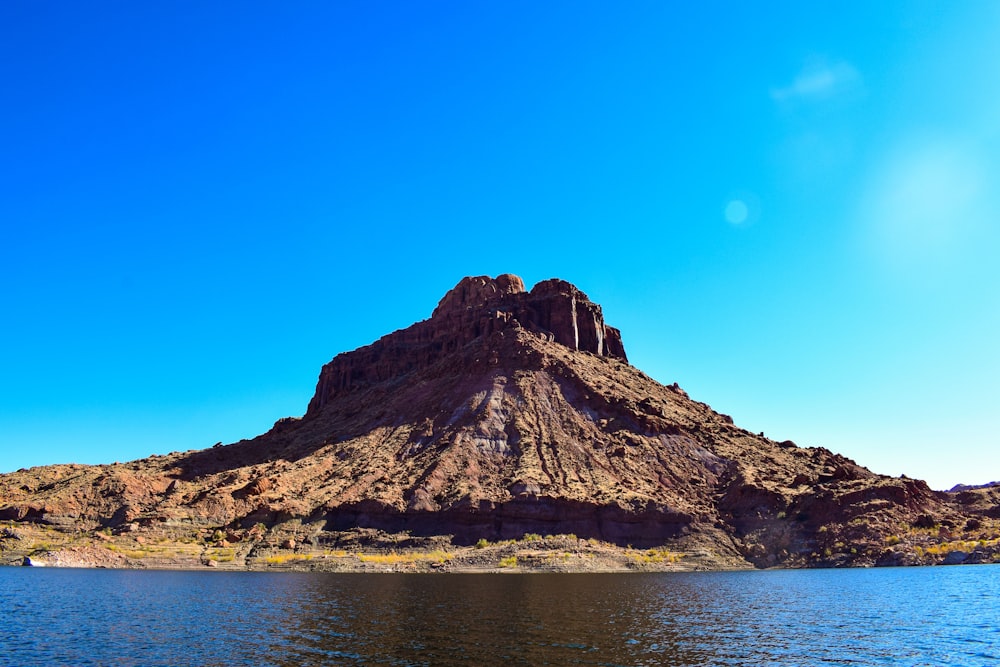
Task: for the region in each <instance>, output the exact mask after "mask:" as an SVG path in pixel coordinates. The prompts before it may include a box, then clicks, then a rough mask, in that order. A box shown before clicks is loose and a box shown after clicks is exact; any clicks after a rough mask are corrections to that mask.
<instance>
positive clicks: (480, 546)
mask: <svg viewBox="0 0 1000 667" xmlns="http://www.w3.org/2000/svg"><path fill="white" fill-rule="evenodd" d="M488 546H490V543H489V542H488V541H487V540H486V538H485V537H480V538H479V541H478V542H476V548H477V549H485V548H486V547H488Z"/></svg>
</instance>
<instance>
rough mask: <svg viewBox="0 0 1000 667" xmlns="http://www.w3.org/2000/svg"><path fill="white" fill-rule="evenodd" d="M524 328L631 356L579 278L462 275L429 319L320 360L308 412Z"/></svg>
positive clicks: (594, 350) (577, 346)
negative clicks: (528, 282) (529, 280)
mask: <svg viewBox="0 0 1000 667" xmlns="http://www.w3.org/2000/svg"><path fill="white" fill-rule="evenodd" d="M516 329H522V330H526V331H528V332H531V333H533V334H536V335H538V336H539V337H541V338H544V339H546V340H549V341H552V342H556V343H560V344H562V345H565V346H566V347H569V348H571V349H573V350H577V351H581V352H589V353H591V354H595V355H597V356H602V357H612V358H616V359H621V360H623V361H627V360H628V359H627V357H626V355H625V347H624V346H623V345H622V338H621V332H619V331H618V329H616V328H614V327H612V326H608V325H607V324H605V322H604V314H603V312H602V311H601V307H600V306H599V305H597V304H596V303H594V302H592V301H591V300H590V298H589V297H587V295H586V294H584V293H583V291H582V290H580V289H579V288H577V287H576V286H575V285H573V284H571V283H568V282H566V281H565V280H559V279H557V278H552V279H549V280H543V281H542V282H540V283H538V284H537V285H535V286H534V287H533V288H532V289H531V291H530V292H528V291H526V290H525V287H524V281H523V280H521V278H519V277H518V276H515V275H513V274H510V273H504V274H501V275H499V276H497V277H496V278H490V277H489V276H469V277H465V278H462V280H460V281H459V282H458V284H457V285H455V287H453V288H452V289H451V290H449V291H448V293H447V294H445V295H444V297H443V298H442V299H441V301H440V302H439V303H438V306H437V308H435V309H434V312H433V313H432V314H431V317H430V319H427V320H423V321H422V322H417V323H416V324H413V325H411V326H409V327H407V328H405V329H401V330H399V331H395V332H393V333H391V334H388V335H387V336H383V337H382V338H380V339H379V340H377V341H375V342H374V343H372V344H371V345H366V346H365V347H361V348H358V349H357V350H354V351H351V352H344V353H343V354H339V355H337V356H336V357H334V359H333V360H332V361H331V362H330V363H328V364H326V365H325V366H324V367H323V370H322V371H321V372H320V377H319V381H318V382H317V384H316V393H315V395H314V396H313V399H312V400H311V401H310V403H309V409H308V410H307V412H306V416H307V417H309V416H313V415H315V414H316V413H317V411H318V410H320V409H321V408H322V407H323V406H324V405H326V404H327V403H328V402H329V401H330V400H331V399H333V398H335V397H336V396H340V395H343V394H344V393H346V392H351V391H356V390H359V389H361V388H363V387H367V386H371V385H373V384H376V383H379V382H384V381H387V380H391V379H393V378H398V377H402V376H405V375H408V374H410V373H413V372H415V371H417V370H420V369H423V368H426V367H427V366H429V365H431V364H433V363H436V362H437V361H439V360H440V359H442V358H444V357H445V356H447V355H450V354H453V353H455V352H457V351H458V350H459V349H460V348H462V347H464V346H466V345H469V344H471V343H473V342H475V341H477V340H480V339H482V340H486V339H488V338H489V337H491V336H492V335H494V334H496V333H497V332H500V331H505V330H516Z"/></svg>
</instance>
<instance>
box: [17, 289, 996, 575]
mask: <svg viewBox="0 0 1000 667" xmlns="http://www.w3.org/2000/svg"><path fill="white" fill-rule="evenodd" d="M0 519H6V520H10V521H12V522H14V523H15V524H17V523H18V522H20V524H21V525H22V526H25V525H43V526H49V527H53V528H55V529H59V530H67V531H79V530H84V531H105V532H107V531H111V532H113V533H116V534H117V533H121V532H123V531H124V532H126V533H127V532H129V531H133V530H136V531H142V530H153V529H154V528H155V527H157V526H159V527H161V529H163V530H167V529H168V528H169V529H171V530H173V529H176V530H180V529H181V528H182V527H189V526H197V527H199V529H200V530H203V531H206V534H208V535H213V536H214V537H213V539H215V540H217V541H218V542H219V543H222V542H225V543H231V542H233V541H239V540H243V542H241V544H247V543H249V541H252V540H260V539H263V538H262V537H261V536H262V535H263V534H265V533H266V532H267V531H268V530H270V531H272V532H273V531H278V530H279V529H282V527H286V528H287V531H286V532H288V531H291V532H288V534H287V535H285V537H283V538H282V539H281V540H278V541H276V543H275V547H276V548H277V547H280V546H281V545H282V544H292V545H293V547H292V548H296V549H297V548H299V547H300V545H302V544H312V545H320V544H327V543H333V542H335V541H336V540H337V539H339V538H337V537H336V536H337V535H339V534H343V533H345V532H350V531H358V530H370V531H380V532H381V533H384V534H395V535H401V534H406V535H410V536H423V537H427V538H429V539H430V538H433V539H438V537H439V536H447V537H446V538H441V539H448V540H451V541H452V542H453V543H456V544H473V543H475V542H476V541H478V540H489V541H493V540H506V539H511V538H519V537H523V536H525V535H533V534H538V535H560V534H562V535H569V534H572V535H575V536H577V537H579V538H594V539H596V540H600V541H603V542H605V543H616V544H619V545H634V546H661V545H668V546H669V547H670V548H672V549H678V550H680V551H683V552H685V553H689V554H703V555H704V554H708V555H707V556H705V558H706V559H707V561H705V562H709V563H715V564H717V565H725V566H733V565H738V564H740V563H742V564H744V565H746V564H753V565H756V566H762V567H766V566H815V565H820V566H829V565H871V564H907V563H922V562H943V561H947V562H988V561H989V560H990V559H992V558H994V556H995V555H997V554H998V553H1000V546H998V544H1000V490H998V489H997V488H996V487H989V488H983V489H963V490H961V491H957V492H955V493H937V492H934V491H931V490H930V489H929V488H928V487H927V485H926V484H924V483H923V482H921V481H919V480H912V479H906V478H891V477H885V476H881V475H876V474H874V473H872V472H871V471H869V470H867V469H865V468H864V467H862V466H860V465H858V464H857V463H855V462H854V461H851V460H849V459H846V458H844V457H843V456H839V455H837V454H835V453H833V452H830V451H828V450H826V449H823V448H803V447H799V446H797V445H796V444H795V443H793V442H790V441H785V442H775V441H773V440H770V439H768V438H765V437H764V436H763V435H762V434H754V433H750V432H748V431H746V430H745V429H742V428H740V427H738V426H737V425H735V424H734V423H733V420H732V419H731V418H729V417H727V416H726V415H722V414H719V413H717V412H715V411H713V410H712V409H711V408H710V407H709V406H708V405H706V404H704V403H701V402H698V401H695V400H692V399H691V398H690V397H689V396H688V395H687V394H686V393H685V392H684V391H683V390H682V389H681V388H680V387H678V386H677V385H676V384H673V385H670V386H664V385H662V384H660V383H658V382H656V381H654V380H653V379H651V378H649V377H648V376H646V375H645V374H643V373H642V372H641V371H639V370H637V369H636V368H634V367H632V366H630V365H629V364H628V361H627V358H626V355H625V350H624V347H623V345H622V340H621V335H620V334H619V332H618V330H617V329H615V328H613V327H611V326H608V325H607V324H606V323H605V322H604V317H603V314H602V312H601V308H600V306H598V305H597V304H595V303H593V302H592V301H590V299H589V298H587V296H586V294H584V293H583V292H582V291H580V290H579V289H577V288H576V287H574V286H573V285H571V284H570V283H567V282H565V281H562V280H547V281H543V282H541V283H538V284H537V285H535V286H534V288H533V289H531V290H530V291H528V290H526V289H525V286H524V283H523V282H522V281H521V279H520V278H518V277H516V276H512V275H501V276H498V277H496V278H489V277H485V276H481V277H471V278H465V279H463V280H462V281H461V282H459V283H458V285H456V286H455V288H454V289H452V290H451V291H449V292H448V293H447V294H446V295H445V296H444V298H442V299H441V301H440V303H439V304H438V306H437V308H435V309H434V311H433V313H432V315H431V317H430V318H429V319H427V320H424V321H422V322H418V323H416V324H414V325H412V326H410V327H408V328H406V329H402V330H400V331H396V332H394V333H391V334H389V335H387V336H384V337H383V338H381V339H380V340H378V341H376V342H375V343H372V344H371V345H368V346H365V347H362V348H360V349H357V350H354V351H352V352H346V353H343V354H340V355H338V356H336V357H335V358H334V359H333V360H332V361H330V362H329V363H328V364H326V365H325V366H324V367H323V369H322V371H321V372H320V375H319V380H318V382H317V386H316V392H315V395H314V396H313V398H312V400H311V401H310V402H309V406H308V409H307V410H306V412H305V415H304V416H303V417H301V418H285V419H280V420H278V422H276V423H275V425H274V428H272V429H271V430H270V431H268V432H267V433H265V434H263V435H261V436H259V437H257V438H254V439H252V440H245V441H241V442H238V443H234V444H231V445H227V446H217V447H213V448H210V449H206V450H202V451H195V452H188V453H183V454H171V455H169V456H163V457H151V458H150V459H145V460H142V461H135V462H131V463H128V464H116V465H114V466H72V465H71V466H48V467H45V468H36V469H32V470H27V471H20V472H18V473H11V474H8V475H3V476H0ZM8 531H9V532H8V533H5V534H4V535H0V550H2V549H4V548H5V547H4V545H5V544H8V545H21V546H18V547H17V548H22V547H23V543H24V542H25V540H23V539H16V536H17V535H18V534H19V533H18V532H17V531H16V530H15V529H14V527H13V526H11V527H10V528H9V529H8ZM100 534H102V533H95V539H99V538H97V535H100ZM942 545H951V546H950V547H946V546H942ZM952 547H954V548H952ZM10 548H11V549H13V548H14V546H11V547H10ZM247 548H248V549H251V548H252V547H247ZM951 552H955V553H963V554H966V555H965V556H963V557H961V558H960V557H959V556H957V555H955V556H948V555H947V554H949V553H951ZM997 557H1000V555H998V556H997ZM213 562H214V561H213Z"/></svg>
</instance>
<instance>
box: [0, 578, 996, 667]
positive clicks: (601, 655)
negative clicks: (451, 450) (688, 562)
mask: <svg viewBox="0 0 1000 667" xmlns="http://www.w3.org/2000/svg"><path fill="white" fill-rule="evenodd" d="M0 599H2V608H0V663H2V664H4V665H17V666H27V665H143V666H153V665H169V666H171V667H174V666H179V665H199V666H201V665H255V666H256V665H501V664H513V665H748V666H749V665H752V666H754V667H764V666H768V665H789V666H790V665H795V666H801V665H809V666H814V665H907V666H908V667H909V666H915V665H929V666H934V667H937V666H940V665H963V666H966V667H974V666H978V665H997V664H1000V567H998V566H962V567H937V568H891V569H874V570H794V571H767V572H726V573H684V574H680V573H678V574H598V575H594V574H551V575H550V574H509V575H485V574H469V575H440V574H429V575H404V574H386V575H367V574H300V573H282V574H268V573H250V572H248V573H226V572H155V571H134V570H132V571H129V570H61V569H34V568H0Z"/></svg>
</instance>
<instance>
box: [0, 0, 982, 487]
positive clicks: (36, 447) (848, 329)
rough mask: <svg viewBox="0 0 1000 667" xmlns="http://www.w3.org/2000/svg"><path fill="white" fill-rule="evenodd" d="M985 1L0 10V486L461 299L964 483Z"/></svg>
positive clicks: (270, 407)
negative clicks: (576, 333)
mask: <svg viewBox="0 0 1000 667" xmlns="http://www.w3.org/2000/svg"><path fill="white" fill-rule="evenodd" d="M998 34H1000V4H998V3H995V2H991V1H983V2H936V3H930V2H916V1H906V2H877V3H870V2H853V3H844V2H829V3H821V2H815V3H814V2H809V3H803V2H790V3H744V2H740V3H735V2H734V3H666V2H635V3H589V2H578V1H573V2H565V3H559V2H551V3H549V2H545V3H539V2H464V1H463V2H454V3H446V2H422V3H413V2H399V3H393V2H385V3H375V4H373V3H368V2H355V3H347V2H343V3H332V2H294V3H266V4H265V3H255V2H245V1H240V2H228V3H227V2H212V3H200V2H176V3H152V2H141V3H137V2H102V3H75V2H43V1H34V0H33V1H27V0H22V1H18V0H12V1H9V2H4V3H2V4H0V82H2V85H0V96H2V99H0V101H2V104H0V138H2V142H0V151H2V152H0V155H2V158H3V159H2V162H0V170H2V172H0V175H2V178H0V231H2V241H0V285H2V294H3V296H2V307H0V378H2V383H0V471H8V470H13V469H16V468H19V467H22V466H31V465H40V464H47V463H55V462H70V461H75V462H84V463H101V462H111V461H115V460H118V461H124V460H129V459H134V458H139V457H144V456H147V455H149V454H153V453H167V452H170V451H176V450H188V449H194V448H202V447H207V446H210V445H212V444H214V443H215V442H217V441H223V442H232V441H235V440H239V439H240V438H244V437H252V436H254V435H256V434H258V433H261V432H263V431H265V430H266V429H268V428H269V427H270V425H271V424H272V423H273V422H274V421H275V420H276V419H278V418H280V417H283V416H287V415H300V414H302V413H303V412H304V410H305V406H306V403H307V401H308V399H309V397H310V396H311V394H312V391H313V388H314V384H315V380H316V377H317V374H318V372H319V369H320V366H321V365H322V364H323V363H324V362H326V361H328V360H329V359H330V358H332V357H333V356H334V355H335V354H337V353H339V352H342V351H345V350H350V349H353V348H355V347H358V346H360V345H364V344H367V343H369V342H371V341H372V340H374V339H376V338H378V337H379V336H381V335H382V334H385V333H388V332H389V331H392V330H394V329H398V328H401V327H404V326H407V325H409V324H410V323H412V322H414V321H416V320H419V319H424V318H426V317H428V316H429V315H430V313H431V310H432V309H433V308H434V306H435V305H436V303H437V300H438V299H439V298H440V297H441V296H442V295H443V294H444V292H445V291H447V290H448V289H449V288H450V287H452V286H453V285H454V283H456V282H457V281H458V280H459V279H460V278H461V277H462V276H465V275H479V274H491V275H495V274H497V273H502V272H512V273H517V274H519V275H521V276H522V277H523V278H524V279H525V281H526V282H528V283H529V284H533V283H535V282H537V281H538V280H542V279H545V278H549V277H553V276H556V277H560V278H564V279H566V280H569V281H571V282H573V283H575V284H577V285H578V286H579V287H580V288H581V289H583V290H584V291H585V292H587V293H588V294H589V295H590V296H591V298H593V299H594V300H595V301H597V302H599V303H601V304H603V306H604V310H605V315H606V316H607V319H608V321H609V322H610V323H611V324H614V325H616V326H618V327H619V328H621V329H622V331H623V336H624V340H625V345H626V349H627V351H628V353H629V355H630V359H631V361H632V362H633V363H634V365H636V366H638V367H639V368H641V369H643V370H644V371H645V372H647V373H648V374H649V375H651V376H653V377H654V378H656V379H658V380H660V381H661V382H664V383H670V382H675V381H676V382H678V383H680V385H681V386H682V387H684V388H685V389H687V390H688V392H689V393H690V394H691V396H692V397H694V398H696V399H698V400H702V401H705V402H708V403H709V404H711V405H712V406H713V407H714V408H716V409H717V410H719V411H721V412H725V413H728V414H731V415H732V416H733V417H734V419H735V420H736V422H737V423H738V424H740V425H742V426H745V427H746V428H749V429H751V430H754V431H764V432H765V433H766V434H767V435H768V436H770V437H773V438H776V439H786V438H788V439H792V440H795V441H796V442H797V443H799V444H801V445H813V446H815V445H821V446H825V447H828V448H829V449H832V450H834V451H837V452H840V453H843V454H845V455H847V456H850V457H852V458H854V459H856V460H857V461H858V462H859V463H861V464H863V465H866V466H868V467H870V468H872V469H873V470H875V471H876V472H880V473H885V474H891V475H899V474H901V473H905V474H907V475H910V476H911V477H919V478H923V479H927V480H928V481H929V482H930V483H931V485H932V486H934V487H936V488H944V487H949V486H951V485H952V484H955V483H957V482H966V483H981V482H986V481H990V480H993V479H1000V435H998V433H1000V427H998V425H997V416H998V412H1000V380H998V378H1000V354H998V341H1000V261H998V257H1000V227H998V222H1000V187H998V186H1000V66H998V63H1000V40H998V39H997V37H996V36H997V35H998Z"/></svg>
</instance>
